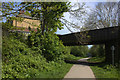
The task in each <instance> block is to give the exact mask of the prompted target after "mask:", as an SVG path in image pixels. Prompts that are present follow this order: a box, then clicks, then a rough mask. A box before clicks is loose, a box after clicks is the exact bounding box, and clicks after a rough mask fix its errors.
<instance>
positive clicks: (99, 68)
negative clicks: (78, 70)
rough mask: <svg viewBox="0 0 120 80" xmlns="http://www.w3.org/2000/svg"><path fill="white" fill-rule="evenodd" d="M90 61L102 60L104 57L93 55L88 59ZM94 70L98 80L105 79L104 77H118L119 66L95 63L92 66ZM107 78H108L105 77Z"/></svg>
mask: <svg viewBox="0 0 120 80" xmlns="http://www.w3.org/2000/svg"><path fill="white" fill-rule="evenodd" d="M88 61H89V62H101V61H104V58H97V57H93V58H91V59H89V60H88ZM90 67H91V69H92V71H93V72H94V74H95V77H96V78H98V79H97V80H104V79H103V78H118V68H116V67H114V66H112V65H108V64H105V63H99V64H95V65H93V66H90ZM105 80H107V79H105Z"/></svg>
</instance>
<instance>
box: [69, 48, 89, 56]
mask: <svg viewBox="0 0 120 80" xmlns="http://www.w3.org/2000/svg"><path fill="white" fill-rule="evenodd" d="M70 48H71V51H70V53H71V54H73V55H74V56H79V57H86V55H87V54H88V47H87V46H71V47H70Z"/></svg>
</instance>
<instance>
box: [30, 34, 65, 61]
mask: <svg viewBox="0 0 120 80" xmlns="http://www.w3.org/2000/svg"><path fill="white" fill-rule="evenodd" d="M28 45H29V46H30V47H39V49H40V50H41V51H42V55H43V56H44V57H45V58H46V59H47V60H48V61H52V60H57V59H60V56H61V55H62V54H66V52H65V51H64V48H65V47H64V45H63V44H62V42H61V41H59V38H58V36H57V35H56V34H54V33H50V32H49V33H47V32H46V33H45V34H44V35H42V34H41V33H38V32H36V33H35V32H32V33H31V35H29V36H28Z"/></svg>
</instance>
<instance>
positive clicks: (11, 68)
mask: <svg viewBox="0 0 120 80" xmlns="http://www.w3.org/2000/svg"><path fill="white" fill-rule="evenodd" d="M2 6H4V8H3V10H2V12H3V16H4V17H6V19H7V20H17V21H23V20H22V19H17V18H16V15H19V12H20V11H21V10H23V11H25V14H26V15H27V16H30V17H34V18H37V19H39V20H40V23H41V24H40V25H39V26H37V32H34V31H32V30H31V29H30V28H29V30H30V33H31V34H30V35H29V36H28V37H27V36H26V37H27V39H26V40H24V35H23V34H22V33H11V32H10V30H17V27H16V26H12V25H10V24H8V23H7V22H6V23H3V24H2V26H3V44H2V47H3V48H2V60H3V64H2V68H3V69H2V78H63V77H64V75H65V74H66V73H67V72H68V71H69V69H70V68H71V66H72V65H71V64H68V63H65V62H64V60H65V58H66V57H67V55H70V53H69V52H67V50H66V47H65V46H64V45H63V44H62V42H61V41H59V38H58V37H57V35H56V34H55V32H56V31H57V29H62V28H63V27H62V26H63V24H62V22H61V20H60V18H61V17H63V13H64V12H67V11H68V7H69V3H68V2H58V3H52V2H44V3H42V2H40V3H39V2H22V3H14V2H7V3H3V4H2ZM9 15H11V16H12V17H11V16H9ZM8 16H9V17H8ZM21 30H23V29H21Z"/></svg>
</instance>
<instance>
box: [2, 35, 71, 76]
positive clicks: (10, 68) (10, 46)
mask: <svg viewBox="0 0 120 80" xmlns="http://www.w3.org/2000/svg"><path fill="white" fill-rule="evenodd" d="M41 54H42V50H40V49H39V47H35V46H34V47H32V48H28V46H27V45H26V44H24V43H22V42H20V41H19V40H18V39H15V38H14V37H9V38H7V37H5V36H4V37H3V48H2V78H63V77H64V75H65V74H66V73H67V72H68V71H69V69H70V67H71V66H72V64H66V63H65V62H64V61H63V60H57V61H49V62H47V61H46V58H44V57H43V56H42V55H41ZM61 57H62V55H61Z"/></svg>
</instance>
